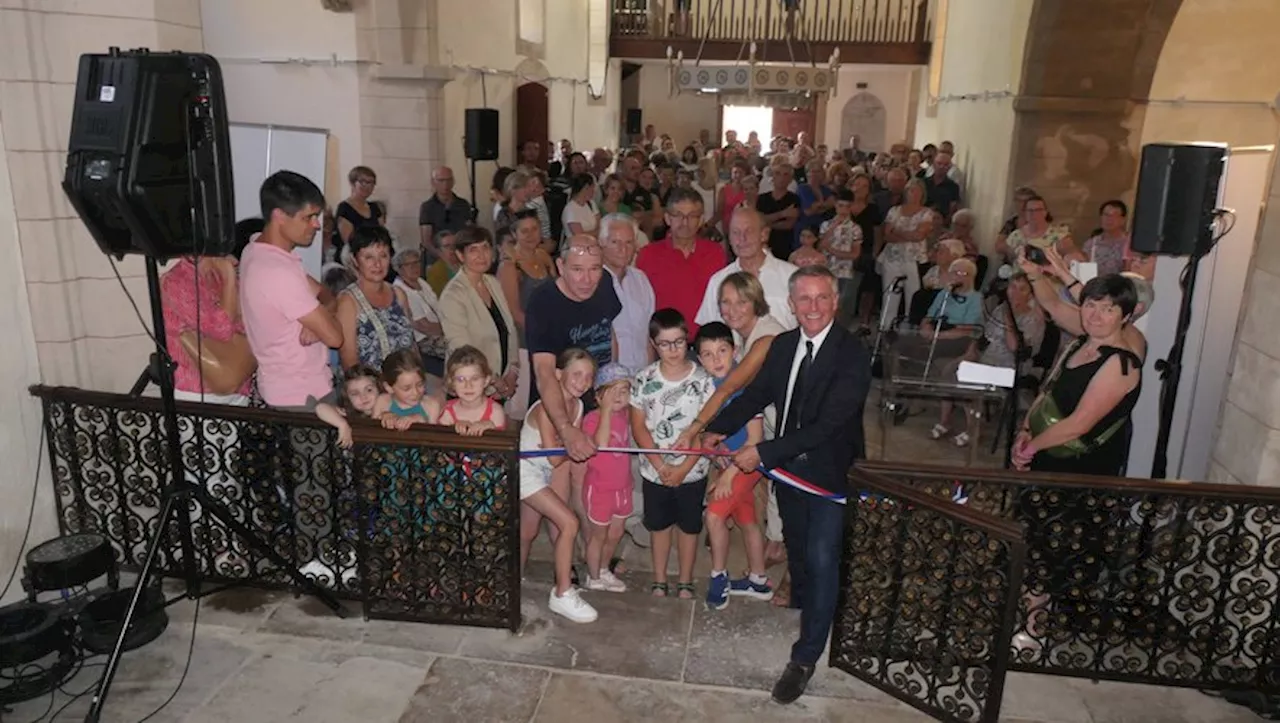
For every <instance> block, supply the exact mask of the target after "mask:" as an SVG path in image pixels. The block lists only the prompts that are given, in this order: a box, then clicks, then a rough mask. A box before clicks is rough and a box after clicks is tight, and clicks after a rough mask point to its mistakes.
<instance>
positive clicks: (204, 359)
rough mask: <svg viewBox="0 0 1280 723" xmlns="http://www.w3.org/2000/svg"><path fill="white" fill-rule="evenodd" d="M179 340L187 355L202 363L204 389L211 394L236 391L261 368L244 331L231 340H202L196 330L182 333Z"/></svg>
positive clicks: (200, 364)
mask: <svg viewBox="0 0 1280 723" xmlns="http://www.w3.org/2000/svg"><path fill="white" fill-rule="evenodd" d="M178 343H179V345H181V346H182V351H183V352H184V353H185V354H186V355H187V357H188V358H190V359H191V361H192V362H194V363H196V364H198V365H199V366H200V374H201V376H202V377H203V380H202V381H203V382H204V389H205V391H206V392H208V393H210V394H236V393H237V392H239V391H240V388H241V387H243V386H244V383H245V382H247V381H249V377H251V376H253V372H254V371H256V370H257V368H258V360H257V358H256V357H254V356H253V350H252V349H250V348H249V337H247V336H245V335H244V334H232V335H231V338H230V339H228V340H227V341H219V340H217V339H209V338H207V337H206V338H204V339H201V338H200V335H199V332H197V331H195V330H194V329H193V330H189V331H184V332H182V333H181V334H179V335H178Z"/></svg>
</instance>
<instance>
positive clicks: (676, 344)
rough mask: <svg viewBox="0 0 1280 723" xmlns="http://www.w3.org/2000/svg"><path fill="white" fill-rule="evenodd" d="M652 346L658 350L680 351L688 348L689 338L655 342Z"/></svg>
mask: <svg viewBox="0 0 1280 723" xmlns="http://www.w3.org/2000/svg"><path fill="white" fill-rule="evenodd" d="M653 345H654V346H656V347H658V348H659V349H665V350H667V351H679V350H681V349H688V348H689V338H688V337H684V338H681V339H674V340H672V341H655V342H653Z"/></svg>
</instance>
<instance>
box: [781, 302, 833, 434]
mask: <svg viewBox="0 0 1280 723" xmlns="http://www.w3.org/2000/svg"><path fill="white" fill-rule="evenodd" d="M834 324H835V321H834V320H832V321H831V323H829V324H827V325H826V326H825V327H823V329H822V331H820V332H818V335H817V336H814V337H812V338H810V337H808V336H806V335H805V333H804V330H803V329H801V330H800V343H798V344H796V355H795V358H794V359H792V360H791V376H790V377H788V378H787V409H786V411H784V412H783V413H782V421H781V422H779V423H778V431H779V432H782V433H784V434H785V432H783V430H785V429H786V428H787V418H788V417H790V416H791V406H792V394H793V393H794V392H795V386H796V377H797V376H799V374H800V362H802V361H804V355H805V354H806V353H808V351H809V349H808V347H807V346H806V345H805V342H806V341H811V342H813V359H811V360H809V368H810V369H812V368H813V362H814V361H815V360H816V359H817V358H818V350H819V349H821V348H822V342H824V341H826V340H827V334H830V333H831V327H832V326H833V325H834Z"/></svg>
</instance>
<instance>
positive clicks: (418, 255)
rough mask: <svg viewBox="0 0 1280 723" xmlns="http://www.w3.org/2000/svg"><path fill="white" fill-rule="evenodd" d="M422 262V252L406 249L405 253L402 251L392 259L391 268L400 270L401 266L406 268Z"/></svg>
mask: <svg viewBox="0 0 1280 723" xmlns="http://www.w3.org/2000/svg"><path fill="white" fill-rule="evenodd" d="M421 260H422V252H421V251H419V250H418V249H405V250H404V251H401V252H400V253H398V254H396V255H395V256H394V257H393V258H392V259H391V268H393V269H399V268H400V267H401V266H404V265H405V264H411V263H413V262H415V261H421Z"/></svg>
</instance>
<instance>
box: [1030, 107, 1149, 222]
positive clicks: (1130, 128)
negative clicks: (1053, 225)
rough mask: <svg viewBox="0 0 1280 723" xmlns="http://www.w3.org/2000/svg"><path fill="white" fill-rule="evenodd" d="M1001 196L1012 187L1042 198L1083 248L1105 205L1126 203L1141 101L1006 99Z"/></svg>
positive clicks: (1137, 151)
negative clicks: (1009, 125)
mask: <svg viewBox="0 0 1280 723" xmlns="http://www.w3.org/2000/svg"><path fill="white" fill-rule="evenodd" d="M1013 108H1014V136H1013V158H1012V166H1011V171H1010V174H1009V188H1008V189H1007V191H1008V194H1007V195H1006V198H1011V197H1012V191H1013V189H1014V188H1016V187H1018V186H1031V187H1032V188H1034V189H1036V191H1038V192H1039V193H1040V195H1041V196H1044V198H1045V200H1046V201H1047V202H1048V204H1049V210H1050V212H1051V213H1052V214H1053V217H1054V221H1056V222H1060V223H1066V224H1068V225H1070V226H1071V229H1072V231H1073V233H1074V235H1075V239H1076V242H1077V243H1084V240H1085V239H1086V238H1088V234H1089V232H1090V231H1091V230H1093V229H1094V228H1095V227H1096V226H1097V224H1098V212H1097V211H1098V207H1099V206H1100V205H1101V204H1102V203H1103V202H1104V201H1107V200H1110V199H1113V198H1122V199H1125V200H1126V202H1129V201H1132V199H1133V190H1134V184H1135V183H1136V182H1137V179H1138V159H1139V157H1140V156H1141V151H1142V149H1141V141H1142V122H1143V118H1144V116H1145V113H1146V104H1145V103H1137V102H1133V101H1129V100H1105V99H1093V98H1046V97H1034V96H1020V97H1018V98H1015V99H1014V104H1013Z"/></svg>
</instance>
